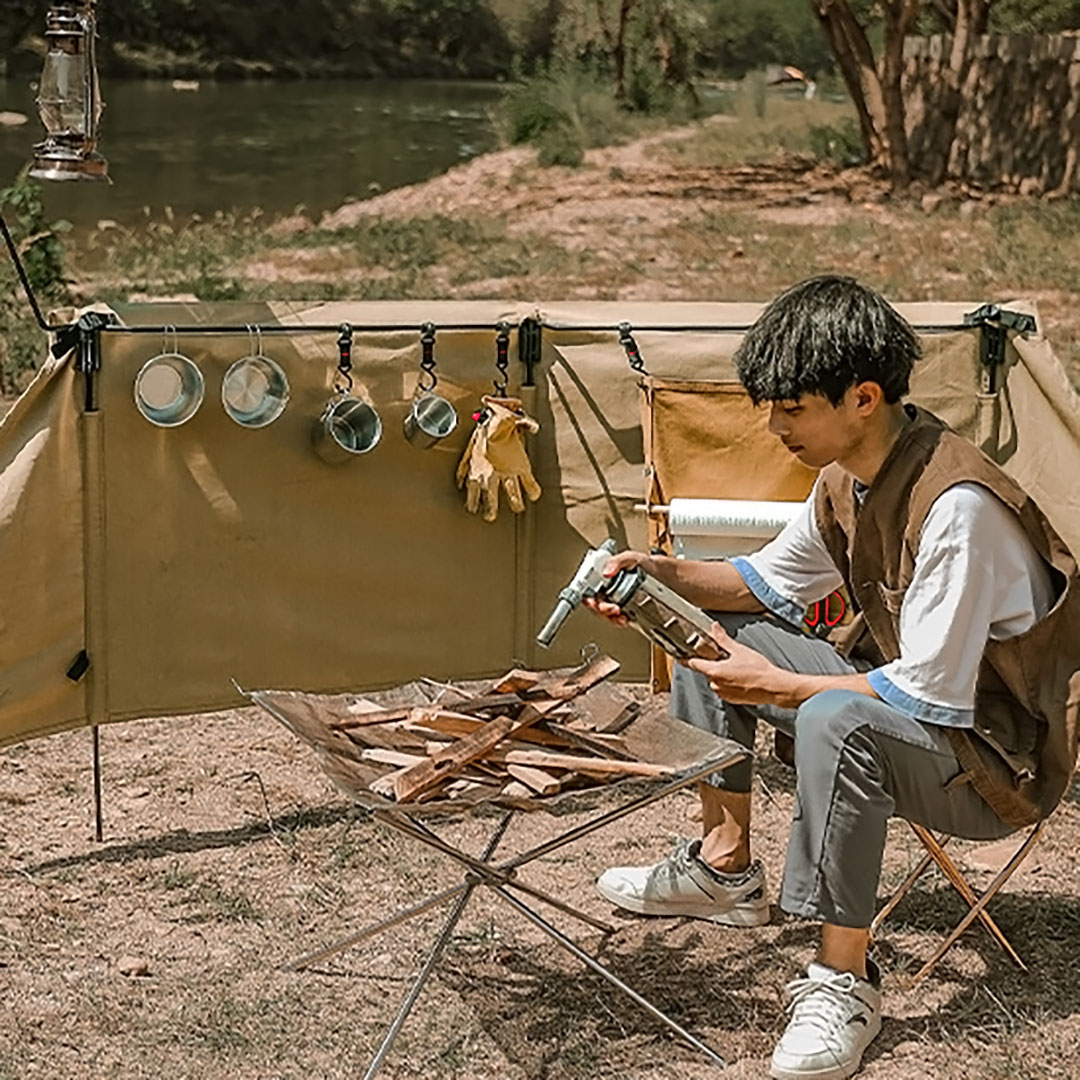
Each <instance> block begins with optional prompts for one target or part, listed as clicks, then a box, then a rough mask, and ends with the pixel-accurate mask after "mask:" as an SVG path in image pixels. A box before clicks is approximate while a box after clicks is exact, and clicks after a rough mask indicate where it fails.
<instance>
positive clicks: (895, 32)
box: [881, 0, 965, 191]
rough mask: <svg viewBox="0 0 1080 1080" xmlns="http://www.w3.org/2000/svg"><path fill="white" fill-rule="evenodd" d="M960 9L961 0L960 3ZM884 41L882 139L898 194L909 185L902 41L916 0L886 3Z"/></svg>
mask: <svg viewBox="0 0 1080 1080" xmlns="http://www.w3.org/2000/svg"><path fill="white" fill-rule="evenodd" d="M960 3H961V6H962V5H963V4H964V3H965V0H960ZM882 6H883V10H884V15H885V40H884V43H883V45H882V54H881V93H882V101H883V103H884V106H885V138H886V142H887V143H888V156H889V180H890V182H891V183H892V186H893V189H894V190H897V191H901V190H903V189H904V188H906V187H907V186H908V184H910V183H911V162H910V161H909V159H908V141H907V124H906V112H905V109H904V90H903V86H902V79H903V74H904V38H905V37H906V36H907V34H908V31H909V30H911V28H912V27H913V26H914V24H915V19H916V17H917V16H918V14H919V6H920V0H886V2H885V3H884V4H883V5H882Z"/></svg>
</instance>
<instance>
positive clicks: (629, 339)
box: [619, 322, 648, 375]
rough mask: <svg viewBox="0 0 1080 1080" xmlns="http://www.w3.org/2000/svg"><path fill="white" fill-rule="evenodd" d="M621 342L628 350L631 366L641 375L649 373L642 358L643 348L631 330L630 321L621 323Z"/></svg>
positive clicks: (627, 357)
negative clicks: (641, 348) (639, 345)
mask: <svg viewBox="0 0 1080 1080" xmlns="http://www.w3.org/2000/svg"><path fill="white" fill-rule="evenodd" d="M619 344H620V345H621V346H622V347H623V348H624V349H625V350H626V359H627V360H629V361H630V367H631V368H633V369H634V371H636V372H637V373H638V374H639V375H648V372H647V371H646V370H645V361H644V360H642V358H641V350H640V349H639V348H638V346H637V342H636V341H635V340H634V335H633V334H632V333H631V332H630V324H629V323H628V322H621V323H619Z"/></svg>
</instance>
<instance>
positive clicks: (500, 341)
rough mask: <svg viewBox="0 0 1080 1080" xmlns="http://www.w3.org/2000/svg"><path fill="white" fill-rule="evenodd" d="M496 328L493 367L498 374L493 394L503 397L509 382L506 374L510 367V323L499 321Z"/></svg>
mask: <svg viewBox="0 0 1080 1080" xmlns="http://www.w3.org/2000/svg"><path fill="white" fill-rule="evenodd" d="M496 329H497V330H498V333H497V334H496V335H495V368H496V370H497V371H498V373H499V375H498V378H496V380H495V384H494V385H495V396H496V397H502V398H504V397H506V390H507V386H508V385H509V382H510V376H509V374H508V372H509V368H510V324H509V323H508V322H500V323H499V324H498V326H497V327H496Z"/></svg>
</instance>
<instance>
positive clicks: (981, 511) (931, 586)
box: [732, 484, 1054, 727]
mask: <svg viewBox="0 0 1080 1080" xmlns="http://www.w3.org/2000/svg"><path fill="white" fill-rule="evenodd" d="M732 565H733V566H734V567H735V568H736V569H737V570H738V571H739V573H740V574H741V575H742V577H743V579H744V580H745V581H746V584H747V585H748V586H749V587H750V589H751V591H752V592H753V593H754V595H755V596H756V597H757V598H758V599H759V600H760V601H761V602H762V603H763V604H764V605H765V607H767V608H768V609H769V610H770V611H772V612H774V613H775V614H777V615H779V616H780V617H781V618H784V619H786V620H787V621H788V622H791V623H794V624H796V625H799V624H801V623H802V618H803V612H804V610H805V608H806V607H807V606H809V605H810V604H813V603H815V602H816V601H818V600H822V599H824V598H825V597H826V596H828V595H829V593H831V592H832V591H833V590H834V589H836V588H839V587H840V586H841V585H842V584H843V579H842V578H841V576H840V573H839V571H838V570H837V568H836V565H835V564H834V563H833V561H832V558H831V557H830V555H829V552H828V549H827V548H826V547H825V544H824V542H823V541H822V539H821V533H820V532H819V531H818V527H817V520H816V517H815V514H814V495H813V493H811V495H810V498H809V499H807V501H806V503H805V504H804V506H803V509H802V510H801V511H800V513H799V514H798V515H797V516H796V517H795V518H794V520H792V521H791V522H790V523H789V524H788V525H787V526H786V527H785V528H784V530H783V531H782V532H781V533H780V535H779V536H777V537H776V538H775V539H774V540H771V541H770V542H769V543H768V544H766V545H765V547H763V548H762V549H761V550H760V551H758V552H755V553H754V554H753V555H748V556H745V557H739V558H736V559H732ZM1053 601H1054V596H1053V586H1052V583H1051V579H1050V571H1049V568H1048V567H1047V565H1046V564H1045V563H1044V562H1043V560H1042V559H1041V558H1040V557H1039V556H1038V554H1037V553H1036V551H1035V549H1034V547H1033V546H1032V544H1031V541H1030V540H1028V538H1027V535H1026V534H1025V533H1024V531H1023V529H1022V528H1021V526H1020V523H1019V522H1018V521H1017V520H1016V517H1015V516H1014V515H1013V514H1012V512H1011V511H1009V510H1008V509H1007V508H1006V507H1005V505H1004V504H1003V503H1002V502H1001V501H1000V500H999V499H998V498H996V497H995V496H994V495H992V494H991V493H990V492H989V491H988V490H987V489H986V488H984V487H982V486H981V485H979V484H957V485H955V486H954V487H951V488H949V489H948V490H946V491H945V492H944V493H943V494H941V495H940V496H939V497H938V498H937V499H936V500H935V502H934V504H933V505H932V506H931V507H930V512H929V513H928V514H927V516H926V520H925V521H924V522H923V529H922V534H921V535H920V537H919V547H918V551H917V552H916V555H915V572H914V577H913V578H912V581H911V585H910V587H909V588H908V590H907V592H906V593H905V594H904V600H903V604H902V605H901V608H900V656H899V658H898V659H896V660H893V661H891V662H890V663H888V664H885V665H884V666H883V667H879V668H875V669H873V670H872V671H870V672H868V673H867V678H868V680H869V682H870V686H871V687H872V688H873V690H874V693H876V694H877V695H878V697H880V698H881V699H882V700H883V701H886V702H888V703H889V704H890V705H892V706H893V707H894V708H896V709H898V710H900V711H901V712H903V713H905V714H906V715H908V716H912V717H914V718H915V719H917V720H926V721H929V722H930V723H934V724H943V725H946V726H948V727H971V726H972V724H973V723H974V705H975V679H976V676H977V674H978V669H979V661H980V660H981V658H982V654H983V650H984V648H985V646H986V642H987V640H989V639H993V640H995V641H1003V640H1005V639H1006V638H1010V637H1015V636H1016V635H1017V634H1021V633H1023V632H1024V631H1025V630H1027V629H1028V628H1030V627H1031V626H1032V625H1034V623H1036V622H1037V621H1038V620H1039V619H1041V618H1043V617H1044V616H1045V615H1046V614H1047V612H1048V611H1049V610H1050V608H1051V607H1052V606H1053Z"/></svg>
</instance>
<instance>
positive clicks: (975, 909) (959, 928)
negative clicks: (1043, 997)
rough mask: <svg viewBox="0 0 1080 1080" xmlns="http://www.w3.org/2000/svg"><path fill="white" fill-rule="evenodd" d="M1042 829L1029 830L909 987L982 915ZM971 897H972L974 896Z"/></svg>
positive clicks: (1019, 962)
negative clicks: (1025, 837)
mask: <svg viewBox="0 0 1080 1080" xmlns="http://www.w3.org/2000/svg"><path fill="white" fill-rule="evenodd" d="M1042 827H1043V823H1042V822H1041V821H1040V822H1039V824H1038V825H1036V826H1035V828H1033V829H1032V830H1031V832H1030V833H1029V834H1028V837H1027V839H1026V840H1025V841H1024V842H1023V844H1021V845H1020V847H1019V848H1018V849H1017V851H1016V853H1015V854H1014V855H1013V857H1012V858H1011V859H1010V860H1009V861H1008V863H1006V865H1005V866H1004V867H1002V869H1001V870H1000V871H999V872H998V874H997V876H996V877H995V878H994V880H993V881H992V882H991V883H990V887H989V888H988V889H987V890H986V892H984V893H983V894H982V896H980V897H979V898H978V899H977V900H975V902H974V903H973V904H972V906H971V910H970V911H968V913H967V914H966V915H965V916H964V917H963V919H961V920H960V922H958V923H957V924H956V927H955V928H954V929H953V931H952V933H951V934H949V936H948V937H947V938H946V939H945V940H944V941H943V942H942V943H941V945H940V946H939V947H938V949H937V951H936V952H935V953H934V955H933V956H932V957H930V959H929V960H927V962H926V963H925V964H924V965H923V966H922V968H921V969H920V970H919V972H918V973H917V974H916V975H915V977H914V978H913V979H912V980H911V984H910V985H911V986H914V985H915V984H916V983H918V982H920V981H921V980H922V979H924V978H925V977H926V976H927V975H928V974H929V973H930V972H931V971H932V970H933V969H934V967H936V965H937V962H938V961H939V960H940V959H941V958H942V957H943V956H944V955H945V953H946V952H947V951H948V950H949V949H950V948H951V947H952V946H953V944H954V943H955V942H956V940H957V939H958V938H959V937H960V935H961V934H962V933H963V932H964V931H965V930H966V929H967V928H968V927H969V926H970V925H971V924H972V923H973V922H974V921H975V920H976V919H977V918H978V917H979V916H980V915H981V914H982V911H983V908H985V907H986V905H987V904H988V903H989V902H990V901H991V900H992V899H993V898H994V896H995V895H996V894H997V892H998V890H999V889H1000V888H1001V886H1002V885H1004V884H1005V882H1006V881H1008V880H1009V878H1010V877H1012V875H1013V872H1014V871H1015V870H1016V868H1017V867H1018V866H1019V865H1020V864H1021V863H1022V862H1023V861H1024V859H1025V858H1027V854H1028V852H1029V851H1030V850H1031V848H1032V845H1033V844H1034V843H1035V841H1036V840H1037V839H1038V838H1039V835H1040V833H1041V832H1042ZM938 846H940V845H938ZM950 865H951V860H950ZM953 869H954V871H955V872H956V873H959V871H956V868H955V867H953ZM966 884H967V883H966V882H965V885H966ZM972 895H973V896H974V894H972ZM998 933H1000V931H998ZM996 936H997V935H995V937H996ZM1003 937H1004V935H1002V938H1003ZM999 940H1001V939H999ZM1008 951H1009V953H1010V954H1011V955H1012V956H1013V958H1014V959H1015V960H1016V962H1017V963H1018V964H1019V965H1020V967H1021V968H1023V969H1024V970H1025V971H1026V970H1027V968H1026V966H1025V965H1024V963H1023V962H1022V961H1021V960H1020V958H1019V957H1018V956H1016V954H1015V952H1013V950H1012V948H1011V947H1010V948H1009V950H1008Z"/></svg>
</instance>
